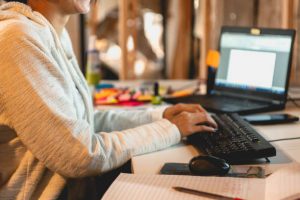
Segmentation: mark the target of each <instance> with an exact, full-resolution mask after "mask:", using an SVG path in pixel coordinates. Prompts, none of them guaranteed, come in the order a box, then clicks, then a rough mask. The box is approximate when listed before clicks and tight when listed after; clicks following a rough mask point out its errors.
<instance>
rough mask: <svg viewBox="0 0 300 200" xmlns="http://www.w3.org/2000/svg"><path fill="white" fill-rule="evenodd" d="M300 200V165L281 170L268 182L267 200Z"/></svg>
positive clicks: (268, 179)
mask: <svg viewBox="0 0 300 200" xmlns="http://www.w3.org/2000/svg"><path fill="white" fill-rule="evenodd" d="M297 198H298V199H299V198H300V165H299V164H294V165H291V166H289V167H286V168H284V169H281V170H279V171H277V172H275V173H274V174H272V175H271V176H270V177H268V178H267V180H266V199H267V200H276V199H282V200H294V199H297Z"/></svg>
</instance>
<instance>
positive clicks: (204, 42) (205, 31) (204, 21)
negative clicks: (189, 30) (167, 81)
mask: <svg viewBox="0 0 300 200" xmlns="http://www.w3.org/2000/svg"><path fill="white" fill-rule="evenodd" d="M200 2H201V3H200V12H201V13H202V14H201V15H202V17H201V40H200V42H201V43H200V47H201V52H200V66H199V72H200V73H199V76H200V77H199V78H200V80H206V78H207V68H206V57H207V52H208V49H209V41H210V9H211V6H210V0H202V1H200Z"/></svg>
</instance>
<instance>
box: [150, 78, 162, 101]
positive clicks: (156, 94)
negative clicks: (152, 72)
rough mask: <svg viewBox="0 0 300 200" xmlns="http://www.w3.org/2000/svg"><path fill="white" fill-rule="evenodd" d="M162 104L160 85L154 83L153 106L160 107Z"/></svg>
mask: <svg viewBox="0 0 300 200" xmlns="http://www.w3.org/2000/svg"><path fill="white" fill-rule="evenodd" d="M161 102H162V98H161V96H160V95H159V84H158V82H155V83H154V95H153V97H152V99H151V103H152V104H153V105H160V104H161Z"/></svg>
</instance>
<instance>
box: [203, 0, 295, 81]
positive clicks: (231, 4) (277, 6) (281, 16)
mask: <svg viewBox="0 0 300 200" xmlns="http://www.w3.org/2000/svg"><path fill="white" fill-rule="evenodd" d="M199 1H200V2H201V3H202V7H203V8H205V9H206V10H205V11H203V10H202V12H203V13H202V15H201V16H202V18H204V21H205V20H206V21H207V22H206V23H203V24H202V26H201V28H202V29H203V30H202V32H203V33H206V34H202V35H201V36H202V37H201V41H202V42H201V51H202V53H201V55H202V56H201V57H202V58H205V55H206V51H207V50H208V49H217V48H218V41H219V34H220V28H221V26H222V25H232V26H258V27H270V28H296V29H299V28H300V23H299V22H298V21H299V20H298V19H299V18H300V15H299V12H298V11H299V9H300V7H299V0H246V1H245V0H244V1H241V0H199ZM299 30H300V29H299ZM297 38H298V37H297ZM298 43H299V40H298V39H297V40H296V43H295V44H296V45H295V52H294V60H293V68H292V76H291V78H292V79H291V83H292V84H293V85H300V80H299V78H298V80H297V77H299V76H300V70H299V69H298V67H297V65H298V63H300V56H298V55H300V54H299V53H300V50H299V48H298V47H299V45H298ZM199 71H200V75H199V76H200V79H205V78H206V66H205V61H203V59H202V61H201V65H200V69H199Z"/></svg>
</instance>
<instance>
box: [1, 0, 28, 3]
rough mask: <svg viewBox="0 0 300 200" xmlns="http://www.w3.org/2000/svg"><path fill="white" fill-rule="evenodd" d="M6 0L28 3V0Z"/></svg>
mask: <svg viewBox="0 0 300 200" xmlns="http://www.w3.org/2000/svg"><path fill="white" fill-rule="evenodd" d="M5 1H6V2H11V1H17V2H20V3H25V4H27V0H5Z"/></svg>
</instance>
